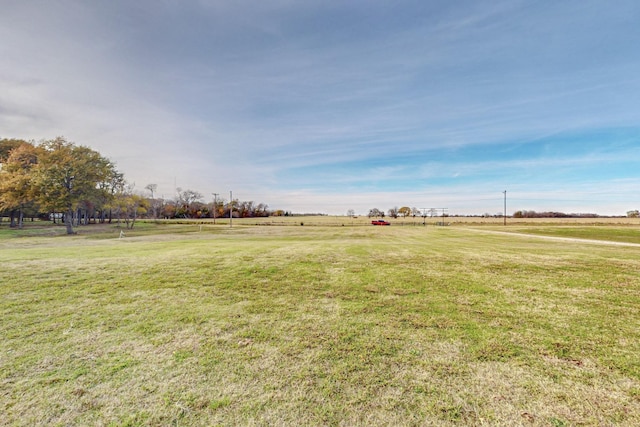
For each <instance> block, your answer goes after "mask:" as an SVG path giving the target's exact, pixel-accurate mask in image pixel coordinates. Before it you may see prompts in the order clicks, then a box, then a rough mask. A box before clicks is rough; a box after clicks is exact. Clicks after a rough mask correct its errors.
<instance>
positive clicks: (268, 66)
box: [0, 0, 640, 215]
mask: <svg viewBox="0 0 640 427" xmlns="http://www.w3.org/2000/svg"><path fill="white" fill-rule="evenodd" d="M0 5H1V6H2V7H1V9H2V13H0V58H2V59H1V60H0V137H5V138H6V137H20V138H27V139H34V140H36V141H38V140H41V139H50V138H53V137H56V136H65V137H66V138H67V139H69V140H70V141H73V142H75V143H77V144H82V145H88V146H90V147H92V148H94V149H96V150H98V151H99V152H100V153H102V154H103V155H105V156H106V157H109V158H110V159H112V160H113V161H114V162H116V164H117V166H118V168H119V169H120V170H121V171H122V172H124V173H125V175H126V177H127V178H128V180H129V181H131V182H135V184H136V188H137V189H138V190H140V191H143V190H144V187H145V186H146V185H147V184H150V183H156V184H158V193H159V194H160V195H162V196H164V197H165V198H171V197H173V196H174V194H175V187H176V186H177V187H181V188H183V189H187V188H188V189H192V190H195V191H199V192H200V193H202V194H203V195H204V196H205V198H206V200H207V201H211V199H212V196H211V193H213V192H216V193H220V194H221V196H222V197H225V198H228V194H229V191H230V190H233V195H234V197H237V198H240V199H242V200H254V201H256V202H264V203H267V204H268V205H269V206H270V207H271V208H274V209H275V208H281V209H285V210H291V211H294V212H324V213H328V214H339V215H340V214H345V213H346V212H347V210H349V209H353V210H355V211H356V212H357V213H361V214H365V213H366V212H367V211H368V210H369V209H371V208H374V207H375V208H379V209H383V210H385V211H386V210H388V209H389V208H392V207H394V206H410V207H418V208H428V207H448V208H449V212H450V213H460V214H483V213H491V214H496V213H498V212H502V210H503V193H502V192H503V191H504V190H506V191H507V196H508V207H507V212H508V213H510V214H511V213H513V212H514V211H516V210H520V209H525V210H537V211H545V210H553V211H562V212H567V213H569V212H594V213H599V214H603V215H624V214H625V213H626V211H628V210H631V209H639V208H640V167H639V165H640V49H639V48H638V46H640V29H639V28H640V27H639V26H638V22H640V3H639V2H637V1H635V0H633V1H626V0H618V1H615V2H607V1H590V0H581V1H571V0H569V1H536V2H533V1H516V0H510V1H492V2H477V1H456V2H450V1H429V0H421V1H344V0H340V1H337V0H336V1H332V0H325V1H304V2H303V1H290V0H274V1H242V0H240V1H233V2H230V1H213V0H210V1H209V0H199V1H196V0H182V1H177V0H175V1H172V0H163V1H162V0H153V1H152V0H137V1H134V2H132V1H122V0H115V1H102V2H100V1H88V2H87V1H80V0H77V1H70V0H59V1H55V2H52V1H47V0H40V1H35V0H34V1H30V0H24V1H9V0H0Z"/></svg>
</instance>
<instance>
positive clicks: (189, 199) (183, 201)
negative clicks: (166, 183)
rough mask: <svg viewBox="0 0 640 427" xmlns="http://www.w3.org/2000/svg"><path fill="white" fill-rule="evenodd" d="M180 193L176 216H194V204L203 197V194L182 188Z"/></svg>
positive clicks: (179, 190) (179, 189)
mask: <svg viewBox="0 0 640 427" xmlns="http://www.w3.org/2000/svg"><path fill="white" fill-rule="evenodd" d="M177 191H178V195H177V200H176V204H177V206H176V209H177V212H176V217H184V218H191V217H192V216H193V212H192V209H191V208H192V206H191V205H192V204H193V203H194V202H196V201H199V200H200V199H202V194H200V193H198V192H197V191H193V190H188V189H187V190H184V191H183V190H182V188H178V189H177Z"/></svg>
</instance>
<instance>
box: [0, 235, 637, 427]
mask: <svg viewBox="0 0 640 427" xmlns="http://www.w3.org/2000/svg"><path fill="white" fill-rule="evenodd" d="M136 233H138V234H136ZM96 237H100V238H96ZM118 237H119V234H118V233H116V232H115V231H114V230H111V231H109V230H105V232H104V233H101V234H99V235H78V236H73V237H71V238H66V237H49V236H47V235H41V236H30V237H23V238H20V239H14V238H9V237H7V236H6V235H5V237H4V239H2V238H0V262H1V268H0V283H1V285H0V318H1V319H2V320H1V323H0V325H1V327H0V334H1V335H0V337H1V342H2V348H1V350H0V390H2V392H1V393H0V414H4V415H3V422H4V423H6V424H8V425H113V426H125V425H217V424H219V425H350V426H351V425H456V424H459V425H556V426H557V425H638V424H640V356H639V354H640V328H639V327H638V326H639V324H638V318H639V315H640V293H639V290H640V248H633V247H611V246H605V245H602V246H600V245H588V246H587V245H581V244H580V243H573V242H550V241H543V240H538V239H533V238H531V239H530V238H526V237H522V236H509V235H497V234H484V233H472V232H470V231H467V230H465V229H464V228H455V227H439V228H436V227H393V226H392V227H323V226H315V227H306V226H304V227H258V226H253V227H246V226H237V227H236V226H235V225H234V228H228V227H225V226H224V225H217V226H215V227H214V226H204V227H199V226H195V225H182V226H178V227H177V228H173V227H172V226H163V225H146V226H142V227H141V228H140V229H139V230H138V231H136V230H135V229H134V231H132V232H130V233H128V234H126V235H125V237H124V238H122V239H120V238H118Z"/></svg>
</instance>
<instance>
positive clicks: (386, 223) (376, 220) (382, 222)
mask: <svg viewBox="0 0 640 427" xmlns="http://www.w3.org/2000/svg"><path fill="white" fill-rule="evenodd" d="M371 224H373V225H391V223H390V222H389V221H385V220H384V219H374V220H373V221H371Z"/></svg>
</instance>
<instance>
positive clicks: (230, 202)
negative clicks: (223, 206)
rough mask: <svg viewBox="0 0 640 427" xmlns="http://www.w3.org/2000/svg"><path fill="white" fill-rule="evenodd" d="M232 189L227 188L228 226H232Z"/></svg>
mask: <svg viewBox="0 0 640 427" xmlns="http://www.w3.org/2000/svg"><path fill="white" fill-rule="evenodd" d="M232 222H233V191H231V190H229V228H231V227H233V224H232Z"/></svg>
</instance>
